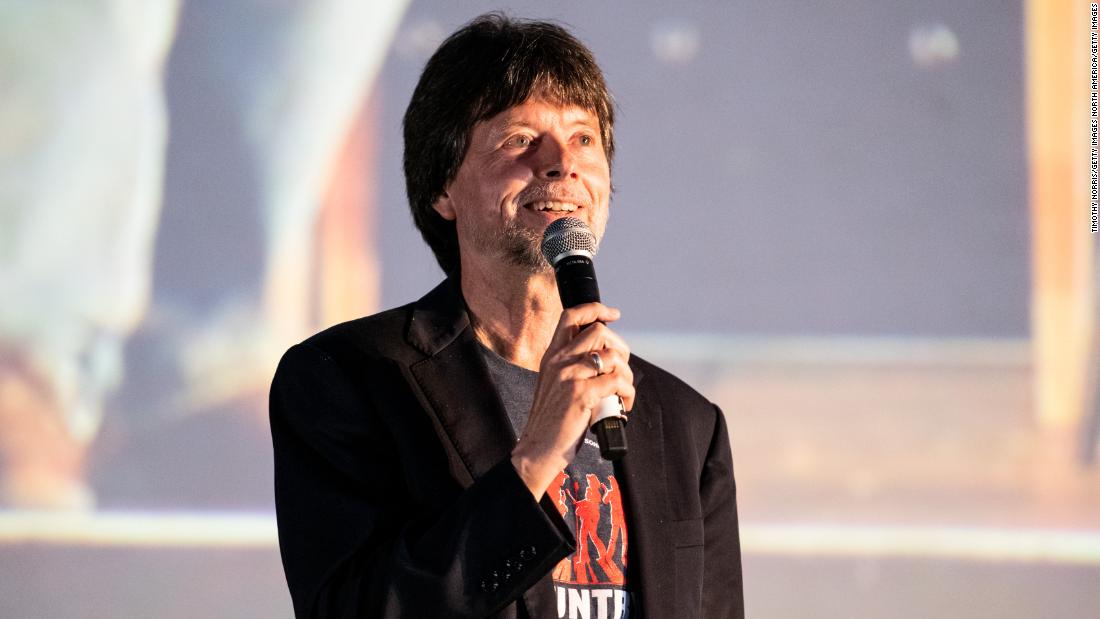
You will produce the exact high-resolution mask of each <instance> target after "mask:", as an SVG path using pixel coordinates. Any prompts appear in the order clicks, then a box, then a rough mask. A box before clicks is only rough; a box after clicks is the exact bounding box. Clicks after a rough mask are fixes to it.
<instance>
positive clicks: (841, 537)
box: [0, 0, 1100, 618]
mask: <svg viewBox="0 0 1100 619" xmlns="http://www.w3.org/2000/svg"><path fill="white" fill-rule="evenodd" d="M496 9H504V10H506V11H507V12H508V13H509V14H511V15H513V16H518V17H530V18H549V19H554V20H558V21H560V22H562V23H563V24H565V25H567V26H568V27H569V28H570V29H571V30H572V31H573V32H574V33H575V34H576V35H577V36H579V37H580V38H581V39H582V40H583V41H585V42H586V43H587V44H588V45H590V46H591V48H592V49H593V50H594V52H595V54H596V57H597V59H598V60H599V62H600V63H601V65H602V66H603V68H604V70H605V72H606V75H607V78H608V81H609V85H610V87H611V89H612V91H613V93H614V95H615V97H616V100H617V104H618V114H619V116H618V122H617V127H616V137H617V139H618V141H619V146H618V155H617V158H616V160H615V162H614V170H613V179H614V183H615V187H616V191H615V194H614V197H613V202H612V217H611V222H610V225H609V228H608V234H607V237H606V238H605V241H604V244H603V247H602V250H601V254H600V256H599V263H600V265H599V268H600V279H601V284H602V288H603V294H604V297H605V299H606V300H607V301H608V302H609V303H611V304H613V305H616V306H618V307H620V308H622V310H623V315H624V318H623V319H622V321H621V323H620V325H621V328H620V330H621V331H622V332H623V333H624V334H625V335H626V336H627V339H628V341H629V342H631V344H632V347H633V348H634V350H635V351H636V352H638V353H639V354H640V355H642V356H645V357H647V358H649V359H650V360H652V361H655V362H657V363H658V364H661V365H664V366H665V367H667V368H668V369H670V370H672V371H674V372H677V373H678V374H680V375H681V376H682V377H683V378H685V379H686V380H687V381H688V382H689V383H691V384H692V385H693V386H695V387H696V388H697V389H699V390H700V391H702V392H703V393H704V394H706V395H708V397H710V398H711V399H712V400H714V401H715V402H717V403H718V404H719V405H720V406H721V407H722V408H723V409H724V411H725V413H726V415H727V418H728V422H729V425H730V429H731V440H732V447H733V453H734V460H735V466H736V473H737V481H738V488H739V509H740V514H741V521H742V540H743V552H744V561H743V563H744V573H745V595H746V606H747V612H748V615H749V616H751V617H925V616H948V617H1086V616H1100V587H1098V586H1097V583H1098V582H1100V462H1098V460H1097V455H1096V452H1097V440H1098V434H1100V405H1098V403H1097V396H1096V389H1097V387H1096V380H1095V379H1096V377H1097V375H1098V371H1097V349H1098V346H1097V343H1096V342H1097V336H1096V330H1095V328H1094V327H1095V324H1096V318H1097V307H1098V304H1097V291H1098V290H1100V286H1097V274H1098V273H1100V270H1098V269H1097V266H1096V242H1095V236H1094V235H1093V234H1092V230H1090V228H1091V227H1092V225H1093V224H1092V221H1094V220H1092V221H1090V213H1089V205H1090V194H1089V179H1090V153H1089V150H1090V143H1089V141H1090V131H1089V126H1090V125H1089V115H1090V109H1089V95H1090V91H1092V88H1093V87H1092V84H1091V82H1090V69H1091V62H1092V61H1091V60H1090V56H1091V52H1090V46H1089V36H1090V30H1091V29H1092V25H1091V24H1090V12H1089V6H1088V4H1087V3H1085V2H1080V1H1078V0H1065V1H1059V2H1042V1H1040V0H1030V1H1025V2H1013V1H993V0H987V1H984V2H977V1H969V2H959V1H957V0H952V1H948V0H928V1H925V2H920V3H913V2H901V1H898V0H894V1H889V2H882V1H871V0H846V1H839V0H837V1H831V2H818V3H812V4H811V3H803V2H793V1H772V2H746V1H740V2H725V1H719V0H697V1H688V2H682V3H675V4H669V3H666V2H654V1H646V2H632V3H630V5H629V7H627V6H625V5H621V4H619V5H616V4H613V3H585V4H581V3H569V4H566V5H562V3H556V4H555V6H552V7H549V8H548V7H547V5H546V4H545V3H535V2H519V1H517V2H511V3H506V4H503V5H502V4H500V3H488V2H483V1H480V0H478V1H468V2H459V3H445V2H438V3H431V2H427V1H423V0H390V1H385V0H371V1H369V2H368V1H366V0H363V1H352V0H346V1H345V0H309V1H307V0H241V1H238V2H216V1H213V0H182V1H179V0H100V1H96V2H87V1H85V0H67V1H66V0H59V1H56V2H42V3H38V2H18V1H15V0H11V1H2V2H0V89H2V91H3V96H2V97H0V617H5V618H7V617H12V618H22V617H96V618H98V617H105V618H106V617H289V616H291V606H290V598H289V595H288V593H287V591H286V586H285V581H284V580H283V575H282V568H281V565H280V563H279V555H278V548H277V542H276V536H275V524H274V513H273V498H272V475H271V467H272V457H271V446H270V437H269V434H268V427H267V419H266V414H267V413H266V406H267V388H268V385H269V381H270V379H271V376H272V374H273V372H274V368H275V363H276V362H277V360H278V357H279V355H280V354H281V353H282V351H283V350H285V349H286V348H287V347H288V346H289V345H291V344H293V343H295V342H297V341H299V340H301V339H302V338H304V337H305V336H307V335H308V334H310V333H313V332H315V331H317V330H319V329H321V328H323V327H325V326H327V325H330V324H334V323H336V322H340V321H343V320H347V319H351V318H354V317H357V316H361V315H364V314H368V313H372V312H374V311H377V310H379V309H383V308H387V307H392V306H395V305H399V304H403V303H406V302H409V301H412V300H415V299H416V298H418V297H419V296H420V295H422V294H423V293H424V292H426V291H427V290H428V289H430V288H431V287H432V286H433V285H434V284H435V283H437V282H438V281H439V280H440V279H441V277H442V274H441V273H440V272H439V270H438V268H437V266H436V265H435V261H434V259H433V258H432V256H431V254H430V252H429V250H428V249H427V247H426V246H425V245H424V243H423V242H422V241H421V239H420V237H419V234H418V233H417V232H416V230H415V229H414V227H413V225H412V221H411V217H410V215H409V212H408V207H407V203H406V199H405V194H404V179H403V175H402V172H401V153H402V142H401V133H400V119H401V116H402V114H403V112H404V108H405V105H406V104H407V102H408V99H409V97H410V95H411V93H412V89H413V86H414V84H415V82H416V80H417V78H418V75H419V71H420V69H421V68H422V66H423V64H424V62H425V61H426V60H427V58H428V57H429V55H430V54H431V53H432V51H434V49H435V47H436V46H437V45H438V44H439V42H440V41H441V40H442V39H443V38H444V37H445V36H446V35H447V34H448V33H450V32H452V31H453V30H454V29H456V28H457V27H459V26H460V25H462V24H463V23H465V22H466V21H468V20H469V19H471V18H473V17H474V16H476V15H478V14H479V13H482V12H484V11H489V10H496Z"/></svg>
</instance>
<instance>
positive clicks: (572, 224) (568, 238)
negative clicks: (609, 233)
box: [542, 217, 598, 266]
mask: <svg viewBox="0 0 1100 619" xmlns="http://www.w3.org/2000/svg"><path fill="white" fill-rule="evenodd" d="M597 250H598V247H597V245H596V235H594V234H592V231H591V230H589V228H588V224H586V223H584V222H583V221H581V220H579V219H577V218H576V217H562V218H561V219H555V220H554V221H552V222H551V223H550V225H549V226H546V231H545V232H543V233H542V255H543V257H544V258H546V261H547V262H549V263H550V266H554V265H555V263H556V262H557V261H558V260H560V259H561V258H562V257H563V256H565V255H566V254H573V253H586V254H588V256H589V257H590V258H591V257H593V256H595V255H596V251H597Z"/></svg>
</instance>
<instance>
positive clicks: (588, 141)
mask: <svg viewBox="0 0 1100 619" xmlns="http://www.w3.org/2000/svg"><path fill="white" fill-rule="evenodd" d="M577 141H578V142H580V143H581V146H592V145H593V144H595V143H596V138H594V137H592V136H590V135H588V134H587V133H586V134H584V135H582V136H580V138H578V140H577Z"/></svg>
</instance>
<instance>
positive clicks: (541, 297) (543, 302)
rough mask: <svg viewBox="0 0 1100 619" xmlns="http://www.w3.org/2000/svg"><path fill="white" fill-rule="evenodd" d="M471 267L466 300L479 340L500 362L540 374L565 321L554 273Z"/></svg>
mask: <svg viewBox="0 0 1100 619" xmlns="http://www.w3.org/2000/svg"><path fill="white" fill-rule="evenodd" d="M469 262H470V263H467V262H465V261H464V262H463V264H462V296H463V297H464V298H465V299H466V307H467V309H468V310H469V313H470V325H471V327H472V328H473V329H474V335H475V336H476V337H477V338H478V340H480V341H481V343H482V344H484V345H485V346H487V347H488V348H489V349H490V350H492V351H493V352H495V353H496V354H498V355H500V356H501V357H504V358H505V359H507V360H508V361H510V362H512V363H514V364H516V365H518V366H521V367H524V368H527V369H529V370H534V371H536V372H537V371H538V369H539V364H540V363H542V355H543V353H545V352H546V347H547V346H549V345H550V338H551V337H552V336H553V335H554V328H555V327H557V324H558V319H559V318H560V316H561V299H560V298H559V297H558V286H557V282H555V281H554V272H553V271H550V270H546V271H542V272H539V273H530V272H529V271H526V270H524V269H521V268H518V267H511V266H509V267H504V268H501V266H500V265H499V264H497V265H494V268H492V269H491V270H490V269H487V268H485V267H484V265H479V264H477V263H476V262H474V261H469Z"/></svg>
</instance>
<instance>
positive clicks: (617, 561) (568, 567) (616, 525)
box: [551, 472, 627, 586]
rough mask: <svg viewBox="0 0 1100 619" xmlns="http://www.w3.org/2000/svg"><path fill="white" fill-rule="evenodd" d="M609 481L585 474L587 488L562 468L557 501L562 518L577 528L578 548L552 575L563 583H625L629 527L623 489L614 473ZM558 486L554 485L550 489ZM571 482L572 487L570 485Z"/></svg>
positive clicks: (560, 563) (556, 480) (557, 479)
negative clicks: (627, 525)
mask: <svg viewBox="0 0 1100 619" xmlns="http://www.w3.org/2000/svg"><path fill="white" fill-rule="evenodd" d="M607 482H608V483H607V484H604V483H602V482H601V481H600V479H599V477H597V476H596V475H594V474H592V473H589V474H587V475H585V480H584V488H583V489H582V488H581V487H580V486H581V484H580V483H578V482H575V481H574V482H572V483H570V479H569V477H568V476H567V475H566V474H565V473H564V472H563V473H560V474H559V475H558V477H557V478H556V479H555V486H557V490H558V492H557V495H558V496H557V498H556V499H555V504H556V505H557V507H558V511H559V512H561V515H562V518H564V519H565V520H566V522H567V523H568V522H569V521H570V519H571V518H572V520H573V522H572V523H571V524H573V525H575V526H572V527H570V528H572V529H573V531H575V537H576V539H577V550H576V551H574V553H573V556H571V557H566V558H564V559H562V560H561V562H559V563H558V565H557V567H555V568H554V573H553V579H554V581H555V582H557V583H560V584H579V585H594V584H611V585H619V586H622V585H623V584H624V583H625V579H624V577H623V574H624V573H625V572H626V548H627V542H626V540H627V531H626V521H625V518H624V515H623V506H622V493H621V492H620V491H619V484H618V482H617V481H616V480H615V476H614V475H609V476H608V477H607ZM555 486H551V491H552V490H553V488H554V487H555ZM570 486H572V487H570Z"/></svg>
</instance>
